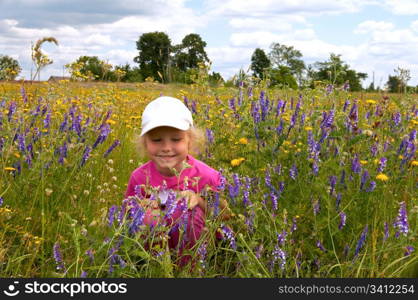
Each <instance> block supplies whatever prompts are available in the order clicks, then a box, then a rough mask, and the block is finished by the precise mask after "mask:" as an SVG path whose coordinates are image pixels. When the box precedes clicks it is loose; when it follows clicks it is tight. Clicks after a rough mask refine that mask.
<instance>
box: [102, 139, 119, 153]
mask: <svg viewBox="0 0 418 300" xmlns="http://www.w3.org/2000/svg"><path fill="white" fill-rule="evenodd" d="M119 145H120V141H119V140H115V141H114V142H113V144H112V145H110V147H109V148H108V149H107V150H106V152H105V153H104V154H103V157H107V156H108V155H109V154H110V152H112V151H113V149H115V148H116V147H117V146H119Z"/></svg>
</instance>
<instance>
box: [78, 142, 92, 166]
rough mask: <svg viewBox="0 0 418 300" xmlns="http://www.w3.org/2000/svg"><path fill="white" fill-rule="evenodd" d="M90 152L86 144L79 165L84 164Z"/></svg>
mask: <svg viewBox="0 0 418 300" xmlns="http://www.w3.org/2000/svg"><path fill="white" fill-rule="evenodd" d="M90 152H91V147H90V146H87V147H86V149H84V153H83V157H82V158H81V163H80V166H81V167H82V166H84V164H85V163H86V161H87V159H88V158H89V155H90Z"/></svg>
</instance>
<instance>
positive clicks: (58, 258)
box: [53, 242, 65, 271]
mask: <svg viewBox="0 0 418 300" xmlns="http://www.w3.org/2000/svg"><path fill="white" fill-rule="evenodd" d="M53 254H54V259H55V262H56V264H57V270H58V271H65V266H64V261H63V259H62V254H61V249H60V244H59V243H58V242H56V243H55V244H54V247H53Z"/></svg>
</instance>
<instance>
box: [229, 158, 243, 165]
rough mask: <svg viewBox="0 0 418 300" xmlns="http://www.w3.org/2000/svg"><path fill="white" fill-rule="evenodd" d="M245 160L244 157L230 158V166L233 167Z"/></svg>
mask: <svg viewBox="0 0 418 300" xmlns="http://www.w3.org/2000/svg"><path fill="white" fill-rule="evenodd" d="M244 160H245V158H243V157H240V158H235V159H233V160H231V166H233V167H237V166H239V165H240V164H241V163H242V162H243V161H244Z"/></svg>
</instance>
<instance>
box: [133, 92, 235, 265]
mask: <svg viewBox="0 0 418 300" xmlns="http://www.w3.org/2000/svg"><path fill="white" fill-rule="evenodd" d="M197 137H198V131H197V130H196V128H194V126H193V118H192V114H191V112H190V110H189V109H188V108H187V107H186V106H185V105H184V104H183V102H181V101H180V100H178V99H176V98H172V97H159V98H157V99H155V100H153V101H152V102H150V103H149V104H148V105H147V106H146V107H145V109H144V111H143V114H142V131H141V135H140V140H139V146H140V148H142V149H143V150H144V152H145V155H146V156H147V157H148V158H149V161H148V162H147V163H145V164H143V165H141V166H140V167H139V168H137V169H136V170H134V171H133V172H132V174H131V177H130V179H129V183H128V187H127V190H126V193H125V198H128V197H129V196H135V195H136V196H138V197H139V198H140V199H147V198H149V197H150V195H149V193H147V191H149V188H150V187H151V188H155V189H157V190H158V191H159V195H158V198H159V201H155V200H151V199H149V200H141V201H140V203H141V205H142V206H143V207H144V208H145V209H146V213H145V217H144V223H145V224H146V225H149V226H156V225H157V224H158V223H162V222H164V223H165V225H168V226H171V230H170V232H169V240H168V244H169V247H170V248H176V247H178V248H179V257H180V259H179V265H180V266H184V265H185V264H187V263H188V262H189V260H190V258H191V257H190V255H182V253H183V251H184V250H185V249H187V250H188V249H191V248H192V247H193V246H194V245H195V243H196V241H197V240H198V239H199V238H200V236H201V235H202V231H203V229H204V226H205V213H206V209H207V203H206V200H205V199H203V198H202V197H201V195H200V194H201V192H203V191H205V190H207V189H209V190H212V191H217V190H218V188H219V186H220V184H221V175H220V173H219V172H218V171H216V170H214V169H212V168H211V167H209V166H208V165H206V164H205V163H203V162H201V161H199V160H197V159H195V158H194V157H193V156H192V155H190V153H189V152H190V151H191V150H192V149H193V148H194V147H195V146H196V144H197V142H198V141H197ZM173 191H176V194H177V197H176V198H177V199H178V200H179V201H178V202H177V204H176V207H175V209H174V211H173V213H172V214H171V215H170V218H168V219H164V220H161V218H159V217H158V215H159V213H158V212H159V210H164V209H166V207H165V206H164V204H165V202H166V201H167V198H168V196H169V195H172V194H173ZM181 199H183V201H184V200H185V201H187V208H186V209H185V207H184V203H183V202H181V201H180V200H181ZM220 208H221V209H223V210H224V211H228V212H229V209H228V208H227V205H226V203H225V202H224V201H221V205H220ZM229 216H230V215H229V213H224V215H223V218H224V219H227V218H229ZM185 219H186V220H187V222H186V223H187V227H186V231H185V233H184V234H185V236H184V237H183V239H182V241H180V244H179V224H180V223H181V222H184V220H185Z"/></svg>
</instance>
